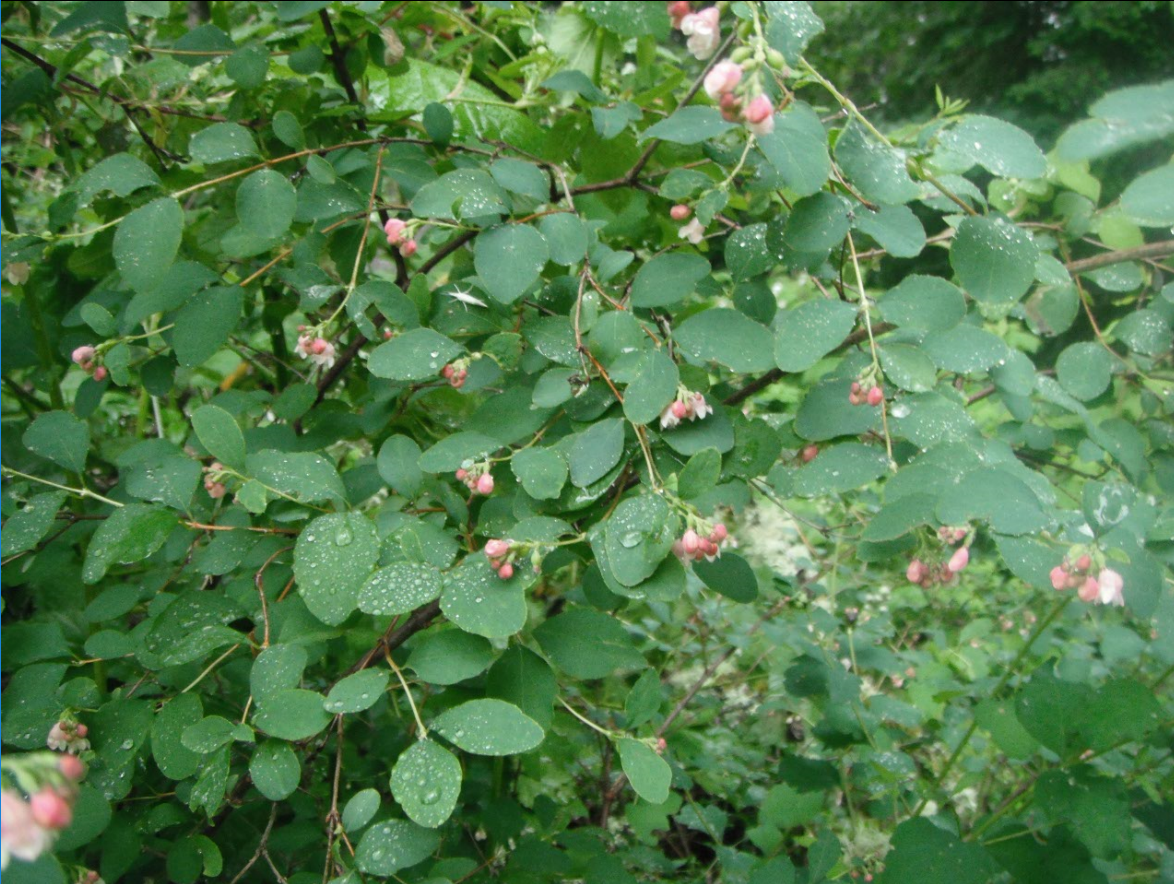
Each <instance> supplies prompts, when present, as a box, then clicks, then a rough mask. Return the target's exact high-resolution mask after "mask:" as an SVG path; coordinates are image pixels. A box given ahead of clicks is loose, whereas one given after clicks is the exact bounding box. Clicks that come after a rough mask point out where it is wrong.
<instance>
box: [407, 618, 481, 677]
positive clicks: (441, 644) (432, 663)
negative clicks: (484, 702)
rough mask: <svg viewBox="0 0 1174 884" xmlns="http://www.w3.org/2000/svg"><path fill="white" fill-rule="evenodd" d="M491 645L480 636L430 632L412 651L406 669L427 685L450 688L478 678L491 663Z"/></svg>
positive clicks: (453, 632)
mask: <svg viewBox="0 0 1174 884" xmlns="http://www.w3.org/2000/svg"><path fill="white" fill-rule="evenodd" d="M493 658H494V652H493V645H491V644H490V643H489V642H488V641H486V640H485V639H484V638H482V637H481V636H479V635H473V634H472V633H469V632H463V631H461V630H459V629H448V630H445V631H443V632H436V631H429V632H427V633H425V634H424V635H423V636H422V637H421V638H420V639H419V640H418V641H417V642H416V643H415V645H414V646H413V647H412V655H411V657H409V658H408V666H410V667H411V668H412V669H413V670H415V672H416V675H417V676H419V677H420V679H421V680H422V681H424V682H427V683H428V684H439V685H450V684H456V683H457V682H460V681H464V680H465V679H468V678H473V677H474V676H477V675H480V674H481V673H482V672H484V671H485V670H486V669H488V668H489V665H490V664H491V663H492V662H493Z"/></svg>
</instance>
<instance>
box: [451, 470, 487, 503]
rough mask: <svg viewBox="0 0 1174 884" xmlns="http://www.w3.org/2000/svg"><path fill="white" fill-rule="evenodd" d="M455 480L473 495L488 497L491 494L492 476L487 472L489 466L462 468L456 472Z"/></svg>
mask: <svg viewBox="0 0 1174 884" xmlns="http://www.w3.org/2000/svg"><path fill="white" fill-rule="evenodd" d="M456 475H457V479H459V480H460V481H461V482H464V483H465V487H466V488H468V489H469V490H470V491H472V492H473V493H474V494H480V495H482V496H484V497H488V496H489V495H490V494H492V493H493V475H492V474H491V473H490V472H489V464H473V463H472V462H469V463H468V466H462V467H461V468H460V469H459V470H457V473H456Z"/></svg>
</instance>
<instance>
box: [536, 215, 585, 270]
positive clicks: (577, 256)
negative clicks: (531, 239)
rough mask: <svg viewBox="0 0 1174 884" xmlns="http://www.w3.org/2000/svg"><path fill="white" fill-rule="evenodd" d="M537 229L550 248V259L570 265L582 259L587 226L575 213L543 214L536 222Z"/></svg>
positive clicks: (556, 262)
mask: <svg viewBox="0 0 1174 884" xmlns="http://www.w3.org/2000/svg"><path fill="white" fill-rule="evenodd" d="M538 230H539V232H540V233H541V234H542V238H543V239H545V240H546V245H547V247H548V248H549V249H550V260H551V261H553V262H554V263H555V264H561V265H563V266H564V267H570V266H572V265H574V264H578V263H579V262H580V261H582V260H583V259H584V258H585V257H586V254H587V228H586V227H584V226H583V222H582V221H581V220H580V219H579V217H578V216H577V215H572V214H571V213H569V212H558V213H555V214H554V215H545V216H543V218H542V220H540V221H539V222H538Z"/></svg>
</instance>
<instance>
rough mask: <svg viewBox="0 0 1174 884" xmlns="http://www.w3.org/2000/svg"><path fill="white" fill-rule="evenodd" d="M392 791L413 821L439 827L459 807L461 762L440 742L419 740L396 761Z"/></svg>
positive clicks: (392, 774) (430, 826)
mask: <svg viewBox="0 0 1174 884" xmlns="http://www.w3.org/2000/svg"><path fill="white" fill-rule="evenodd" d="M391 794H392V795H393V796H395V800H396V801H398V802H399V803H400V806H401V807H402V808H403V809H404V813H406V814H407V815H408V816H409V817H410V818H411V820H412V821H413V822H415V823H417V824H418V825H421V826H426V827H427V828H429V829H435V828H436V827H437V826H440V825H442V824H443V823H444V822H445V821H446V820H447V819H448V818H449V817H450V816H452V812H453V810H454V809H456V806H457V798H459V797H460V794H461V763H460V762H459V761H457V758H456V756H455V755H453V754H452V753H451V752H449V751H448V750H447V749H445V748H444V747H443V746H441V745H439V744H438V743H434V742H433V741H431V740H429V739H423V740H418V741H416V742H415V743H414V744H413V745H411V746H410V747H408V749H407V750H406V751H405V752H404V753H403V754H402V755H400V757H399V758H398V759H397V760H396V762H395V767H394V768H392V771H391Z"/></svg>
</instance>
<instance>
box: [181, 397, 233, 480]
mask: <svg viewBox="0 0 1174 884" xmlns="http://www.w3.org/2000/svg"><path fill="white" fill-rule="evenodd" d="M192 427H193V429H195V431H196V436H197V437H198V438H199V440H200V444H201V445H203V446H204V448H206V449H207V450H208V453H209V454H211V455H212V456H213V457H214V458H216V459H217V460H218V461H220V462H221V463H223V464H224V465H225V466H229V467H232V468H233V469H237V470H241V469H244V468H245V437H244V434H243V433H241V430H240V427H239V426H238V425H237V422H236V419H235V418H233V416H232V415H231V414H229V413H228V412H227V411H225V410H224V409H223V408H220V407H219V406H217V405H201V406H200V407H199V408H197V409H196V410H195V411H194V412H192Z"/></svg>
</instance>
